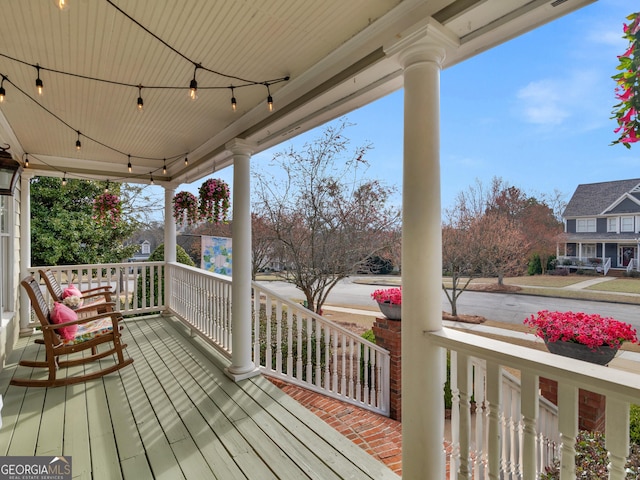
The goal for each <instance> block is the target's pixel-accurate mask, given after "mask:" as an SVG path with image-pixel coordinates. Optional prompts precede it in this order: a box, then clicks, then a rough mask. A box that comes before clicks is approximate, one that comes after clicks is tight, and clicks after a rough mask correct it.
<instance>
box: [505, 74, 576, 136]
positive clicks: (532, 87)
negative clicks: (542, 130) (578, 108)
mask: <svg viewBox="0 0 640 480" xmlns="http://www.w3.org/2000/svg"><path fill="white" fill-rule="evenodd" d="M561 92H562V89H561V88H560V84H559V82H558V81H556V80H551V79H544V80H539V81H537V82H531V83H529V84H528V85H527V86H525V87H524V88H522V89H520V91H518V95H517V97H518V100H519V101H520V104H521V105H520V109H519V110H520V111H521V112H522V114H523V117H524V119H525V120H526V121H527V122H529V123H534V124H537V125H559V124H561V123H562V121H563V120H564V119H566V118H567V117H568V116H569V115H570V112H569V111H568V110H567V108H566V105H563V103H564V102H563V97H562V95H561Z"/></svg>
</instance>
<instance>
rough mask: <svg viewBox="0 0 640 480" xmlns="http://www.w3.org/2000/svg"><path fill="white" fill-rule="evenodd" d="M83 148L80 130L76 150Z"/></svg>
mask: <svg viewBox="0 0 640 480" xmlns="http://www.w3.org/2000/svg"><path fill="white" fill-rule="evenodd" d="M81 148H82V142H81V141H80V130H78V139H77V140H76V150H80V149H81Z"/></svg>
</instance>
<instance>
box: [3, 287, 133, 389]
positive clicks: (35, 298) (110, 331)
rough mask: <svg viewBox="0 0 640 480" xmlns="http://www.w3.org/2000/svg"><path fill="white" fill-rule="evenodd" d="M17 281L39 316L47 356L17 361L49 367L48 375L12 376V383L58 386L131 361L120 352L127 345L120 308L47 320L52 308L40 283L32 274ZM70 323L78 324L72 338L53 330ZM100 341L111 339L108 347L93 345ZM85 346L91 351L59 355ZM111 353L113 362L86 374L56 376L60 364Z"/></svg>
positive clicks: (86, 359)
mask: <svg viewBox="0 0 640 480" xmlns="http://www.w3.org/2000/svg"><path fill="white" fill-rule="evenodd" d="M20 283H21V285H22V286H23V287H24V289H25V290H26V292H27V294H28V295H29V299H30V300H31V306H32V308H33V310H34V312H35V314H36V316H37V317H38V320H40V325H41V328H42V335H43V338H42V343H43V344H44V346H45V349H46V360H45V361H35V360H22V361H20V363H19V365H21V366H24V367H32V368H38V367H40V368H46V369H48V371H49V376H48V378H47V379H42V380H40V379H30V378H15V377H14V378H13V379H12V380H11V385H17V386H22V387H58V386H61V385H71V384H73V383H80V382H85V381H87V380H92V379H94V378H99V377H101V376H103V375H106V374H108V373H112V372H115V371H116V370H119V369H121V368H122V367H125V366H127V365H129V364H130V363H133V359H132V358H128V359H125V358H124V355H123V352H122V350H123V349H124V348H126V345H123V344H121V341H120V338H121V335H122V333H121V331H120V328H119V325H118V323H119V322H120V321H121V320H122V316H121V315H120V313H119V312H117V311H113V310H111V311H109V312H105V313H100V314H97V315H94V316H89V317H85V318H79V319H78V320H75V321H70V322H67V323H58V324H54V323H52V322H50V315H51V310H50V309H49V306H48V305H47V302H46V300H45V298H44V295H42V291H41V290H40V285H39V284H38V282H37V281H36V279H35V278H34V277H33V275H30V276H29V277H27V278H25V279H24V280H22V282H20ZM111 306H112V305H111ZM71 325H78V330H77V332H76V333H75V336H74V337H73V338H71V339H66V340H65V339H63V338H62V337H61V336H60V335H59V334H58V332H57V331H56V330H58V329H61V328H64V327H69V326H71ZM102 343H110V344H112V346H110V348H109V349H107V350H104V351H102V352H98V350H97V348H96V347H97V346H98V345H100V344H102ZM88 349H91V355H88V354H84V355H82V354H81V356H79V357H78V358H74V359H65V360H62V359H59V357H64V356H66V355H69V354H73V353H77V352H82V351H84V350H88ZM113 354H115V357H116V363H115V364H114V365H111V366H109V367H106V368H103V369H102V370H99V371H95V372H90V373H87V374H85V375H76V376H69V377H63V378H56V373H57V371H58V369H59V368H65V367H73V366H77V365H82V364H85V363H89V362H93V361H95V360H99V359H101V358H105V357H108V356H109V355H113Z"/></svg>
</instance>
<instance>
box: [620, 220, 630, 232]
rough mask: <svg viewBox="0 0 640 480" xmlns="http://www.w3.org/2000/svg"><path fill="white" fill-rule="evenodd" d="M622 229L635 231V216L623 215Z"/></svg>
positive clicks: (622, 230)
mask: <svg viewBox="0 0 640 480" xmlns="http://www.w3.org/2000/svg"><path fill="white" fill-rule="evenodd" d="M620 231H621V232H633V217H621V218H620Z"/></svg>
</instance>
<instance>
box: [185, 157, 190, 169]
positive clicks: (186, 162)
mask: <svg viewBox="0 0 640 480" xmlns="http://www.w3.org/2000/svg"><path fill="white" fill-rule="evenodd" d="M184 166H185V167H188V166H189V159H188V158H187V157H184Z"/></svg>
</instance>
